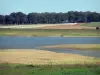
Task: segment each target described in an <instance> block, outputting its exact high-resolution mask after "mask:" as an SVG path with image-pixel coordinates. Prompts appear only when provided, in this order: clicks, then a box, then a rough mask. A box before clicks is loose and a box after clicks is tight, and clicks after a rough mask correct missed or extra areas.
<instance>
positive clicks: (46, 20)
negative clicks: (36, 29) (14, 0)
mask: <svg viewBox="0 0 100 75" xmlns="http://www.w3.org/2000/svg"><path fill="white" fill-rule="evenodd" d="M69 22H70V23H74V22H78V23H79V22H100V13H97V12H90V11H87V12H81V11H80V12H78V11H69V12H66V13H55V12H52V13H48V12H45V13H35V12H33V13H29V14H25V13H22V12H13V13H11V14H10V15H0V24H3V25H10V24H13V25H15V24H17V25H19V24H55V23H69Z"/></svg>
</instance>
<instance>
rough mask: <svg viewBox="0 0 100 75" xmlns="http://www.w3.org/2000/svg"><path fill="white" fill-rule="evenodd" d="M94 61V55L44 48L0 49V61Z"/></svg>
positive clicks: (54, 62) (60, 62)
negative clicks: (56, 51) (59, 51)
mask: <svg viewBox="0 0 100 75" xmlns="http://www.w3.org/2000/svg"><path fill="white" fill-rule="evenodd" d="M86 61H87V62H94V61H95V58H94V57H87V56H81V55H77V54H63V53H55V52H50V51H44V50H35V49H33V50H31V49H24V50H23V49H18V50H16V49H6V50H0V63H20V64H75V63H84V62H86Z"/></svg>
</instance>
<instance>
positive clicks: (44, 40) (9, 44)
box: [0, 36, 100, 57]
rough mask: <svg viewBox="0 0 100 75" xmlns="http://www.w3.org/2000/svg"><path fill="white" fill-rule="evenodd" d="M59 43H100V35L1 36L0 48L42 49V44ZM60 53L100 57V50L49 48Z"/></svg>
mask: <svg viewBox="0 0 100 75" xmlns="http://www.w3.org/2000/svg"><path fill="white" fill-rule="evenodd" d="M58 44H100V38H99V37H12V36H2V37H0V49H40V48H39V47H40V46H49V45H58ZM47 50H49V51H54V52H59V53H73V54H80V55H86V56H94V57H100V51H90V50H87V51H82V50H69V49H61V48H56V49H53V48H52V49H47Z"/></svg>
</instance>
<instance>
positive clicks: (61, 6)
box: [0, 0, 100, 15]
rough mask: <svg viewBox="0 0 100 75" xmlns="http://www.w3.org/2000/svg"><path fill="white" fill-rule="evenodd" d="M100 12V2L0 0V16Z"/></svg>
mask: <svg viewBox="0 0 100 75" xmlns="http://www.w3.org/2000/svg"><path fill="white" fill-rule="evenodd" d="M68 11H92V12H94V11H95V12H100V0H0V14H3V15H5V14H6V15H7V14H10V13H12V12H23V13H26V14H28V13H31V12H39V13H41V12H68Z"/></svg>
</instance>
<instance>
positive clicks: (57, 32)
mask: <svg viewBox="0 0 100 75" xmlns="http://www.w3.org/2000/svg"><path fill="white" fill-rule="evenodd" d="M0 36H100V30H75V29H71V30H66V29H0Z"/></svg>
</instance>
